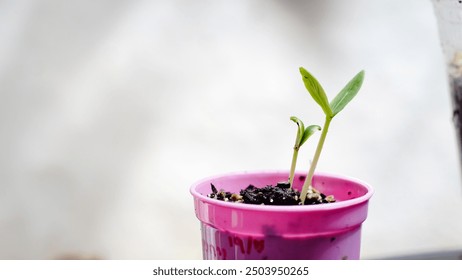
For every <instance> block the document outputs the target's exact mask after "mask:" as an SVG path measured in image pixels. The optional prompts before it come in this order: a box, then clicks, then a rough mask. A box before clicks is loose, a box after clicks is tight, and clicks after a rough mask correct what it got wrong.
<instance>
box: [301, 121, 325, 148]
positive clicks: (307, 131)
mask: <svg viewBox="0 0 462 280" xmlns="http://www.w3.org/2000/svg"><path fill="white" fill-rule="evenodd" d="M316 131H321V127H320V126H319V125H310V126H308V127H307V128H306V129H305V131H304V132H303V135H302V139H301V140H300V146H301V145H303V144H304V143H305V142H306V140H308V138H310V136H311V135H313V134H314V133H315V132H316Z"/></svg>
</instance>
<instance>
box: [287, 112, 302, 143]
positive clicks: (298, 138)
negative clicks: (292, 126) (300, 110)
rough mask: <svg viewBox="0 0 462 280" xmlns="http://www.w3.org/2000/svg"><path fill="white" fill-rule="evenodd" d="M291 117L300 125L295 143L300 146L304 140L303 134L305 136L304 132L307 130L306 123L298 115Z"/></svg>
mask: <svg viewBox="0 0 462 280" xmlns="http://www.w3.org/2000/svg"><path fill="white" fill-rule="evenodd" d="M290 119H291V120H292V121H294V122H295V123H296V124H297V125H298V131H297V138H296V139H295V145H296V146H297V147H298V148H300V146H301V145H302V144H300V142H301V140H302V136H303V133H304V132H305V125H304V124H303V122H302V121H301V120H300V119H299V118H297V117H294V116H292V117H290Z"/></svg>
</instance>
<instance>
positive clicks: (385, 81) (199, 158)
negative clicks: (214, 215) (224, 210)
mask: <svg viewBox="0 0 462 280" xmlns="http://www.w3.org/2000/svg"><path fill="white" fill-rule="evenodd" d="M438 40H439V38H438V32H437V25H436V20H435V18H434V13H433V9H432V5H431V2H430V1H421V0H408V1H400V0H392V1H367V0H354V1H353V0H351V1H334V0H330V1H325V0H318V1H282V0H280V1H263V0H260V1H257V0H252V1H244V0H239V1H201V0H200V1H186V0H184V1H182V0H175V1H168V0H165V1H126V0H116V1H114V0H111V1H109V0H100V1H52V0H40V1H32V0H30V1H8V0H3V1H0V258H1V259H49V258H60V257H63V256H64V257H66V256H76V257H83V258H86V257H97V258H104V259H196V258H197V259H198V258H201V249H200V231H199V222H198V220H197V219H196V218H195V216H194V213H193V203H192V197H191V195H190V194H189V187H190V185H191V184H192V183H193V182H194V181H196V180H198V179H200V178H202V177H206V176H210V175H213V174H216V173H224V172H228V171H242V170H262V169H288V168H289V167H290V166H289V165H290V159H291V152H292V150H291V148H292V144H293V138H294V137H295V131H296V126H295V124H294V123H292V122H291V121H290V120H289V117H290V116H291V115H296V116H298V117H300V118H301V119H303V120H304V121H305V124H320V125H321V124H322V120H323V117H322V111H321V110H320V109H319V108H318V107H317V105H316V104H315V103H314V102H312V100H311V98H310V97H309V95H308V93H307V92H306V90H305V88H304V86H303V83H302V81H301V78H300V75H299V73H298V67H299V66H304V67H305V68H307V69H309V70H310V71H311V72H312V73H313V74H314V75H315V76H316V77H317V78H318V79H319V80H320V82H321V83H322V84H323V85H324V87H325V89H326V92H327V94H328V95H329V96H330V97H331V98H332V97H333V96H334V95H335V94H336V93H337V92H338V91H339V90H340V89H341V88H342V87H343V86H344V84H345V83H346V82H347V81H348V80H349V79H350V78H352V77H353V76H354V75H355V74H356V73H357V72H358V71H359V70H361V69H365V70H366V79H365V82H364V85H363V88H362V89H361V91H360V93H359V95H358V97H357V98H356V99H355V100H354V101H353V102H352V103H351V104H350V105H349V106H348V107H347V108H346V109H345V110H344V111H343V112H342V113H341V114H339V116H338V117H337V118H336V119H335V120H334V121H333V123H332V126H331V130H330V133H329V135H328V138H327V142H326V146H325V149H324V151H323V155H322V157H321V160H320V163H319V166H318V170H320V171H327V172H332V173H340V174H345V175H349V176H353V177H357V178H360V179H362V180H364V181H366V182H368V183H369V184H370V185H372V186H373V187H374V188H375V190H376V193H375V195H374V197H373V199H372V200H371V203H370V213H369V217H368V220H367V221H366V222H365V224H364V228H363V244H362V257H363V258H382V257H390V256H391V257H393V256H399V255H406V254H414V253H423V252H430V251H439V250H458V249H462V238H461V236H462V186H461V182H460V174H459V173H460V168H459V159H458V156H457V145H456V140H455V133H454V131H453V126H452V122H451V109H450V99H449V93H448V86H447V80H446V73H445V65H444V62H443V61H444V60H443V55H442V52H441V50H440V44H439V41H438ZM315 142H316V140H315V141H311V142H309V143H308V144H306V145H305V146H304V149H302V151H301V155H300V161H299V165H298V167H299V168H300V169H305V170H308V165H309V159H310V158H311V156H312V154H313V151H314V146H315V144H314V143H315Z"/></svg>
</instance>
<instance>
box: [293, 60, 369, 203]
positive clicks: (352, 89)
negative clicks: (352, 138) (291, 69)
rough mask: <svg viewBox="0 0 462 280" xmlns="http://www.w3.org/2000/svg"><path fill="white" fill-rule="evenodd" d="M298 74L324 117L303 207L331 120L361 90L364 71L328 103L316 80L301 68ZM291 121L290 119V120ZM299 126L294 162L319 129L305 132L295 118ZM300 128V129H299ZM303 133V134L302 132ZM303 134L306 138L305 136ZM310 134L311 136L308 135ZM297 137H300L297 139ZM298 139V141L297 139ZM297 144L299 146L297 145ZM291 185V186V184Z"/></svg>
mask: <svg viewBox="0 0 462 280" xmlns="http://www.w3.org/2000/svg"><path fill="white" fill-rule="evenodd" d="M300 74H301V75H302V79H303V82H304V83H305V87H306V89H307V90H308V92H309V93H310V95H311V97H312V98H313V99H314V101H316V103H318V105H319V106H320V107H321V109H322V110H323V112H324V115H325V121H324V127H323V128H322V131H321V136H320V137H319V141H318V145H317V147H316V151H315V154H314V157H313V160H312V162H311V165H310V169H309V171H308V175H307V176H306V179H305V182H304V184H303V187H302V191H301V194H300V196H301V197H300V200H301V204H302V205H303V204H304V203H305V198H306V195H307V193H308V192H313V187H312V186H311V181H312V180H313V174H314V170H315V169H316V165H317V164H318V161H319V156H320V155H321V151H322V148H323V145H324V142H325V140H326V136H327V132H328V130H329V125H330V123H331V121H332V119H333V118H334V117H335V116H336V115H337V114H338V113H340V111H342V110H343V109H344V108H345V106H346V105H347V104H348V103H349V102H350V101H351V100H352V99H353V98H354V97H355V96H356V94H357V93H358V91H359V89H360V88H361V85H362V83H363V80H364V71H360V72H359V73H358V74H356V76H354V77H353V79H351V81H350V82H348V84H347V85H346V86H345V87H344V88H343V89H342V90H341V91H340V92H339V93H338V94H337V96H335V98H334V99H333V100H332V101H331V102H329V100H328V99H327V95H326V93H325V91H324V89H323V88H322V86H321V84H320V83H319V82H318V80H316V78H315V77H314V76H313V75H311V74H310V72H308V71H307V70H305V69H304V68H303V67H300ZM291 119H292V118H291ZM293 121H295V122H296V123H297V125H298V126H299V130H298V132H297V141H298V142H297V141H296V145H295V147H297V149H295V148H294V156H293V160H294V158H295V161H296V159H297V153H298V149H299V148H300V146H301V145H302V144H303V143H304V142H305V141H306V140H307V139H308V137H309V136H310V135H312V134H313V133H314V131H315V130H316V127H317V128H319V126H310V127H308V128H311V130H310V131H312V132H306V131H307V130H308V128H307V129H306V130H305V129H304V127H302V126H303V123H302V122H301V121H300V120H298V119H297V118H295V119H293ZM301 128H302V129H301ZM302 131H303V132H302ZM305 133H306V134H307V136H305ZM310 133H311V134H310ZM299 135H302V136H301V137H299ZM299 138H300V139H299ZM297 143H299V145H297ZM293 160H292V168H291V171H290V177H289V181H290V182H291V183H292V182H293V172H294V171H295V164H296V163H294V161H293ZM291 185H292V184H291Z"/></svg>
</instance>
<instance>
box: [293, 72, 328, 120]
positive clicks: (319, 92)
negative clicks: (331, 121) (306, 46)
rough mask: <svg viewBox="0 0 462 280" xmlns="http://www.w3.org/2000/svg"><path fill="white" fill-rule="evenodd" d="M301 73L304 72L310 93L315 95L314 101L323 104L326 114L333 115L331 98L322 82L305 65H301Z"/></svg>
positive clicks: (304, 78)
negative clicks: (328, 97) (329, 98)
mask: <svg viewBox="0 0 462 280" xmlns="http://www.w3.org/2000/svg"><path fill="white" fill-rule="evenodd" d="M300 74H302V77H303V82H304V83H305V87H306V89H307V90H308V92H309V93H310V95H311V97H313V99H314V101H316V103H318V104H319V106H321V108H322V110H323V111H324V114H326V116H329V117H332V116H333V113H332V109H331V108H330V105H329V100H328V99H327V95H326V92H325V91H324V89H323V88H322V86H321V84H320V83H319V82H318V80H316V78H315V77H314V76H313V75H311V74H310V72H308V71H306V70H305V68H303V67H300Z"/></svg>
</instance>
